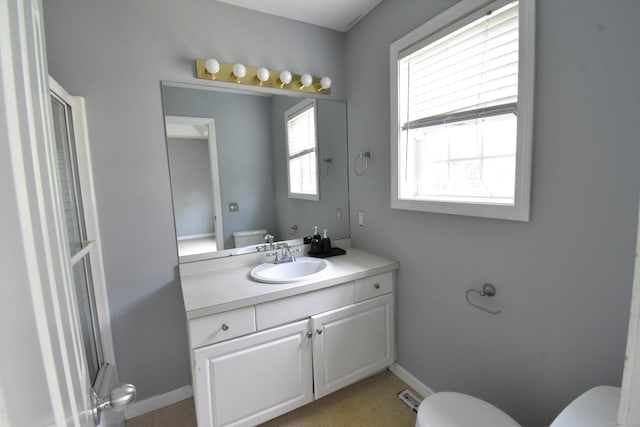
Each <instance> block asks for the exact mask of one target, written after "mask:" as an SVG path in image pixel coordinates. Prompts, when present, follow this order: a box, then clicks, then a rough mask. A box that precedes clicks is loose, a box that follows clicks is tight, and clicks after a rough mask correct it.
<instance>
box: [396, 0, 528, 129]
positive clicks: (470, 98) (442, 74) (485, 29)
mask: <svg viewBox="0 0 640 427" xmlns="http://www.w3.org/2000/svg"><path fill="white" fill-rule="evenodd" d="M434 39H435V41H433V42H431V43H429V40H434ZM429 40H427V41H426V43H428V44H426V46H424V47H421V48H419V49H418V50H415V48H411V49H407V50H406V51H405V52H400V61H399V70H398V71H399V107H400V111H399V113H400V117H399V118H400V124H401V126H402V129H404V130H406V129H410V128H416V127H424V126H431V125H436V124H444V123H452V122H456V121H461V120H468V119H471V118H478V117H488V116H493V115H499V114H504V113H506V112H509V111H510V112H515V107H516V103H517V101H518V3H517V2H514V3H510V4H507V5H506V6H503V7H501V8H499V9H497V10H494V11H491V12H490V13H487V14H486V15H485V16H482V17H481V18H479V19H476V20H474V21H473V22H471V23H470V24H467V25H464V26H462V27H461V28H459V29H457V30H455V31H453V32H451V33H449V34H447V35H445V36H442V35H439V34H436V35H435V37H431V38H429Z"/></svg>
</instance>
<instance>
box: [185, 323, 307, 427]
mask: <svg viewBox="0 0 640 427" xmlns="http://www.w3.org/2000/svg"><path fill="white" fill-rule="evenodd" d="M307 335H310V332H309V321H308V320H304V321H300V322H295V323H292V324H288V325H285V326H280V327H277V328H273V329H269V330H266V331H262V332H258V333H255V334H251V335H247V336H245V337H242V338H236V339H232V340H229V341H224V342H221V343H219V344H213V345H210V346H207V347H202V348H199V349H197V350H194V351H193V357H194V365H195V366H194V370H193V377H194V398H195V404H196V414H197V418H198V426H201V427H205V426H231V425H232V426H253V425H256V424H258V423H260V422H263V421H266V420H269V419H271V418H275V417H277V416H278V415H280V414H284V413H286V412H289V411H291V410H293V409H295V408H297V407H299V406H302V405H304V404H307V403H309V402H311V401H312V400H313V379H312V378H313V377H312V366H311V336H307Z"/></svg>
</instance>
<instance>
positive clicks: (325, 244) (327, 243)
mask: <svg viewBox="0 0 640 427" xmlns="http://www.w3.org/2000/svg"><path fill="white" fill-rule="evenodd" d="M320 242H321V243H322V252H323V253H325V254H328V253H329V252H331V240H330V239H329V236H328V235H327V229H326V228H325V229H324V233H322V240H321V241H320Z"/></svg>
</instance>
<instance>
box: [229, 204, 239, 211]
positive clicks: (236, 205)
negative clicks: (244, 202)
mask: <svg viewBox="0 0 640 427" xmlns="http://www.w3.org/2000/svg"><path fill="white" fill-rule="evenodd" d="M229 210H230V211H231V212H238V211H239V210H240V206H238V202H231V203H229Z"/></svg>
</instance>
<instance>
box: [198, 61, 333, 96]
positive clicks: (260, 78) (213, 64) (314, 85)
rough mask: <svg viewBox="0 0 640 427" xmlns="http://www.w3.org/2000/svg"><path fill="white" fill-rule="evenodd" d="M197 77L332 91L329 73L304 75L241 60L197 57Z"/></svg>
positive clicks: (294, 89)
mask: <svg viewBox="0 0 640 427" xmlns="http://www.w3.org/2000/svg"><path fill="white" fill-rule="evenodd" d="M196 77H198V78H199V79H204V80H216V81H219V82H223V83H239V84H244V85H251V86H261V87H265V88H272V89H286V90H293V91H297V92H308V93H315V94H322V95H330V94H331V79H330V78H329V77H322V78H320V77H314V76H312V75H311V74H309V73H304V74H302V75H300V74H294V73H292V72H291V71H289V70H282V71H277V70H270V69H268V68H267V67H258V68H254V67H246V66H245V65H244V64H241V63H236V64H229V63H223V62H219V61H218V60H216V59H214V58H208V59H196Z"/></svg>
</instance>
